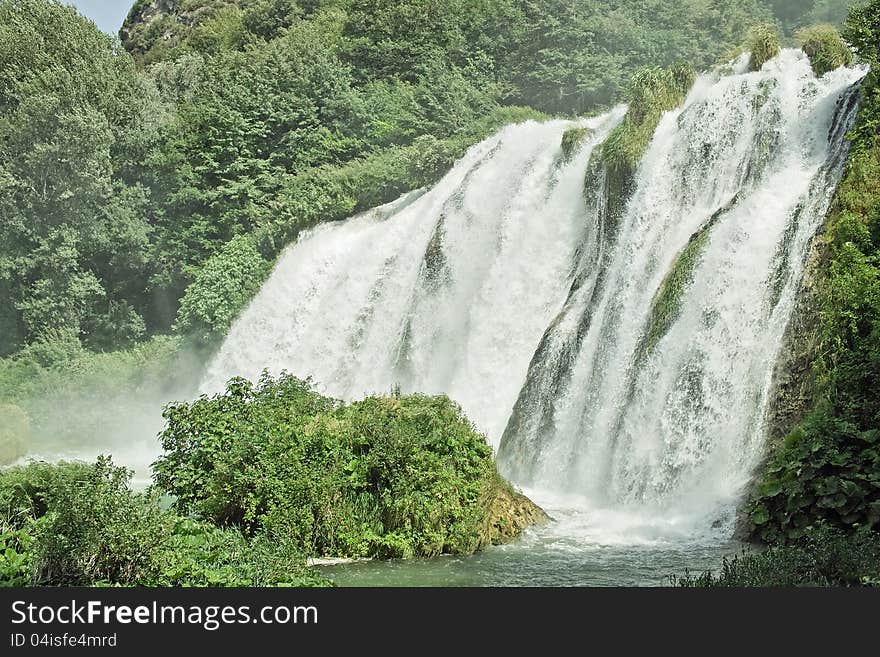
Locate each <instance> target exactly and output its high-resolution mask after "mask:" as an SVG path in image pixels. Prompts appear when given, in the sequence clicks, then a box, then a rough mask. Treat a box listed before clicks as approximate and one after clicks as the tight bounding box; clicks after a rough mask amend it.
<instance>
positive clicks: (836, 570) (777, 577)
mask: <svg viewBox="0 0 880 657" xmlns="http://www.w3.org/2000/svg"><path fill="white" fill-rule="evenodd" d="M671 579H672V584H673V585H676V586H682V587H791V586H877V585H878V583H880V537H878V536H877V534H875V533H872V532H870V531H862V532H859V533H857V534H856V535H855V536H847V535H845V534H843V533H841V532H839V531H835V530H832V529H828V528H826V527H821V526H820V527H816V528H810V530H808V531H807V532H805V533H804V535H803V537H802V538H801V539H799V540H798V541H797V542H796V543H794V544H792V545H789V546H785V547H772V548H769V549H767V550H766V551H764V552H744V553H743V554H742V555H740V556H735V557H733V558H725V559H724V560H723V562H722V565H721V570H720V572H718V573H715V572H713V571H711V570H709V571H705V572H703V573H701V574H699V575H691V574H689V573H686V574H685V575H684V576H683V577H676V576H673V577H672V578H671Z"/></svg>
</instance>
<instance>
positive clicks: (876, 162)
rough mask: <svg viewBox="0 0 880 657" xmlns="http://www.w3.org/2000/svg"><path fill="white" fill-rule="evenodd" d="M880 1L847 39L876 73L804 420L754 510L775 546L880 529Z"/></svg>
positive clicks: (825, 248)
mask: <svg viewBox="0 0 880 657" xmlns="http://www.w3.org/2000/svg"><path fill="white" fill-rule="evenodd" d="M878 15H880V2H878V0H872V1H871V2H869V3H866V4H864V5H860V6H859V7H856V8H854V9H853V11H852V13H851V15H850V18H849V20H848V22H847V26H846V30H845V33H844V36H845V38H846V39H847V40H848V42H849V43H851V44H852V45H853V46H854V47H855V48H856V51H857V52H858V54H859V56H860V58H861V59H862V60H863V61H865V62H866V63H869V64H871V65H872V67H873V68H874V70H873V71H872V72H871V73H870V74H869V75H868V77H867V78H866V79H865V81H864V83H863V85H862V94H861V105H860V109H859V116H858V119H857V123H856V125H855V127H854V129H853V131H852V133H851V135H850V139H851V141H852V151H851V154H850V158H849V161H848V164H847V168H846V172H845V174H844V178H843V180H842V181H841V183H840V186H839V188H838V190H837V193H836V195H835V198H834V201H833V205H832V208H831V212H830V214H829V216H828V220H827V225H826V230H825V233H824V235H823V237H822V241H821V243H820V245H819V247H820V250H821V254H822V260H821V262H820V266H819V271H818V273H817V275H816V280H815V285H816V289H817V291H818V292H817V294H818V299H819V311H820V320H819V322H818V325H817V326H816V327H815V333H816V335H815V336H814V338H815V343H816V347H815V348H814V350H813V364H812V370H811V373H810V376H811V377H812V379H813V380H812V382H811V384H810V386H809V387H810V388H811V389H812V390H814V394H813V399H812V402H811V405H810V406H809V407H808V409H807V410H806V413H805V418H804V419H803V420H802V421H801V422H800V423H799V424H798V425H797V426H796V427H794V428H793V429H792V431H791V433H790V434H789V435H788V437H787V438H786V439H785V440H784V441H783V442H782V444H781V445H779V446H778V448H777V449H776V450H775V451H774V453H773V454H771V458H770V462H769V464H768V465H767V467H766V469H765V470H764V472H763V473H762V476H761V481H760V484H759V487H758V490H757V492H756V493H755V495H754V496H753V499H752V500H751V502H750V504H749V506H748V510H749V517H750V520H751V523H752V532H753V534H754V535H755V536H756V537H760V538H761V539H763V540H765V541H767V542H770V543H785V542H788V541H792V540H798V539H800V538H801V537H802V536H803V535H804V534H805V533H806V532H807V531H808V528H809V527H811V526H815V525H816V524H817V523H823V522H824V523H827V524H829V525H831V526H833V527H837V528H840V529H843V530H848V531H854V530H856V529H860V528H874V529H877V528H880V396H878V395H877V390H878V389H880V78H878V73H877V69H878V68H880V52H878V47H877V43H878V41H880V23H878V19H877V17H878Z"/></svg>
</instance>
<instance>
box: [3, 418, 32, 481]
mask: <svg viewBox="0 0 880 657" xmlns="http://www.w3.org/2000/svg"><path fill="white" fill-rule="evenodd" d="M30 435H31V423H30V419H29V418H28V416H27V415H26V414H25V412H24V411H23V410H21V409H20V408H19V407H18V406H15V405H14V404H0V466H2V465H7V464H9V463H13V462H14V461H16V460H18V459H20V458H21V457H22V456H24V455H25V453H26V450H27V448H28V446H29V445H30Z"/></svg>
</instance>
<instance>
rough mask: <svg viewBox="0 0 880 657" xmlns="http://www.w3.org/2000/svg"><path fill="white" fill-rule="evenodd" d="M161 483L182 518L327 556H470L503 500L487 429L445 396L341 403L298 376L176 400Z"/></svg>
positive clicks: (488, 539)
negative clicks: (494, 506)
mask: <svg viewBox="0 0 880 657" xmlns="http://www.w3.org/2000/svg"><path fill="white" fill-rule="evenodd" d="M165 417H166V419H167V428H166V429H165V431H164V433H163V434H162V436H161V440H162V445H163V448H164V449H165V455H164V456H162V457H161V458H160V459H159V460H158V462H157V463H156V464H155V466H154V467H155V472H156V481H157V483H158V485H159V486H160V487H162V489H164V490H165V491H167V492H168V493H169V494H171V495H173V496H174V497H175V507H176V508H177V509H178V510H179V511H181V512H184V513H193V514H195V515H196V516H197V517H200V518H203V519H205V520H207V521H210V522H213V523H217V524H220V525H239V526H242V527H244V528H245V529H246V530H247V531H248V532H252V533H253V532H264V533H266V534H267V535H269V536H273V537H276V538H278V539H279V540H280V539H283V540H284V541H287V542H289V543H292V544H294V545H295V546H297V548H299V549H301V550H303V551H305V552H307V553H309V554H312V555H318V556H348V557H352V556H375V557H391V556H395V557H409V556H433V555H437V554H441V553H444V552H448V553H457V554H470V553H472V552H474V551H476V550H478V549H480V548H481V547H483V546H485V545H488V544H490V543H492V541H493V540H494V538H495V537H494V534H493V532H494V529H493V527H491V526H490V524H491V523H489V522H488V516H489V509H490V507H491V506H492V503H493V498H495V497H497V496H499V495H507V494H509V491H507V490H506V489H505V488H504V484H503V482H502V481H501V480H500V478H499V477H498V475H497V473H496V471H495V466H494V463H493V461H492V456H491V449H490V448H489V446H488V445H487V444H486V441H485V438H484V437H483V436H481V435H480V434H478V433H476V432H475V431H474V429H473V427H472V426H471V424H470V423H469V422H468V421H467V420H466V419H465V418H464V416H463V415H462V414H461V410H460V409H459V408H458V406H456V405H455V404H453V403H452V402H451V401H449V399H447V398H446V397H422V396H409V397H391V398H368V399H365V400H363V401H360V402H355V403H352V404H350V405H347V406H346V405H341V404H340V403H339V402H336V401H334V400H331V399H327V398H325V397H322V396H321V395H319V394H317V393H315V392H314V391H312V390H311V388H310V387H309V384H308V383H307V382H304V381H300V380H298V379H296V378H294V377H291V376H289V375H283V376H281V377H279V378H278V379H273V378H271V377H269V376H268V375H264V376H263V377H262V379H261V380H260V382H259V383H258V384H256V385H253V384H251V383H249V382H247V381H244V380H242V379H233V380H232V381H230V383H229V386H228V390H227V392H226V393H225V394H220V395H216V396H214V397H210V398H209V397H202V398H200V399H199V400H196V401H195V402H193V403H191V404H185V403H184V404H173V405H170V406H169V407H168V408H167V409H166V411H165Z"/></svg>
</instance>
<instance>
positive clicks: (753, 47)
mask: <svg viewBox="0 0 880 657" xmlns="http://www.w3.org/2000/svg"><path fill="white" fill-rule="evenodd" d="M779 42H780V36H779V28H778V27H777V26H776V25H774V24H773V23H760V24H758V25H754V26H753V27H752V28H751V29H750V30H749V33H748V35H747V36H746V45H745V48H746V50H747V51H748V52H749V53H750V54H751V55H750V57H749V70H750V71H760V70H761V68H762V67H763V66H764V64H766V63H767V62H769V61H770V60H771V59H773V58H774V57H776V56H777V55H778V54H779Z"/></svg>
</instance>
